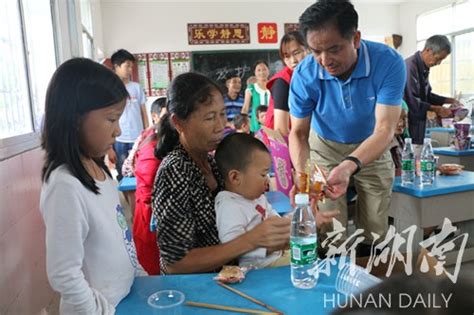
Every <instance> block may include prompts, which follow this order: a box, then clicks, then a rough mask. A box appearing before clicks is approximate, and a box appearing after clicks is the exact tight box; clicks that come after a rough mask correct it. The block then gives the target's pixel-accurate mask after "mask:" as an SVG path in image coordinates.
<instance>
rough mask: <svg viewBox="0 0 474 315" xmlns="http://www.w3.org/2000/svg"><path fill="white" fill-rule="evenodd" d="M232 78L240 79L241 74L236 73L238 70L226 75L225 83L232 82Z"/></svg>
mask: <svg viewBox="0 0 474 315" xmlns="http://www.w3.org/2000/svg"><path fill="white" fill-rule="evenodd" d="M232 78H240V75H239V73H238V72H237V71H236V70H231V71H228V72H227V73H226V74H225V77H224V79H225V82H227V80H230V79H232Z"/></svg>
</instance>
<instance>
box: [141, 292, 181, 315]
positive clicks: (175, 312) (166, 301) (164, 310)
mask: <svg viewBox="0 0 474 315" xmlns="http://www.w3.org/2000/svg"><path fill="white" fill-rule="evenodd" d="M183 303H184V293H183V292H180V291H177V290H161V291H157V292H155V293H153V294H152V295H150V296H149V297H148V305H149V306H150V307H151V308H152V314H163V315H181V314H182V312H183V310H182V309H183Z"/></svg>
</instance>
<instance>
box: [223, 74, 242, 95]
mask: <svg viewBox="0 0 474 315" xmlns="http://www.w3.org/2000/svg"><path fill="white" fill-rule="evenodd" d="M226 86H227V90H229V94H233V93H235V94H238V93H239V92H240V90H241V89H242V81H241V80H240V78H239V77H233V78H230V79H229V80H227V81H226Z"/></svg>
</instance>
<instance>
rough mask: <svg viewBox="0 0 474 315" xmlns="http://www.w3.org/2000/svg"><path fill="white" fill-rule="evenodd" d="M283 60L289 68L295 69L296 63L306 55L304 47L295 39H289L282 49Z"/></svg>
mask: <svg viewBox="0 0 474 315" xmlns="http://www.w3.org/2000/svg"><path fill="white" fill-rule="evenodd" d="M282 52H283V61H284V62H285V65H286V66H287V67H288V68H290V69H295V68H296V66H297V65H298V63H300V62H301V60H303V59H304V57H306V49H305V47H304V46H301V45H300V44H299V43H298V42H297V41H296V40H292V41H290V42H289V43H288V44H286V47H284V49H283V50H282Z"/></svg>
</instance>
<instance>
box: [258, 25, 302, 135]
mask: <svg viewBox="0 0 474 315" xmlns="http://www.w3.org/2000/svg"><path fill="white" fill-rule="evenodd" d="M305 57H306V46H305V41H304V38H303V36H302V35H301V34H300V32H297V31H294V32H289V33H288V34H285V36H283V37H282V39H281V42H280V58H281V59H282V60H283V62H284V63H285V65H286V67H285V68H283V69H282V70H281V71H280V72H278V73H276V74H275V75H274V76H273V77H272V78H271V79H270V81H268V83H267V88H268V89H269V90H270V91H271V94H270V95H271V97H270V104H269V106H268V109H267V116H266V119H265V126H266V127H267V128H270V129H274V130H278V131H279V132H280V133H281V135H282V136H284V137H285V138H287V137H288V134H289V133H290V130H289V125H290V114H289V111H290V109H289V107H288V93H289V90H290V80H291V76H292V74H293V70H294V69H295V67H296V66H297V65H298V63H300V61H301V60H303V59H304V58H305Z"/></svg>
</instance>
